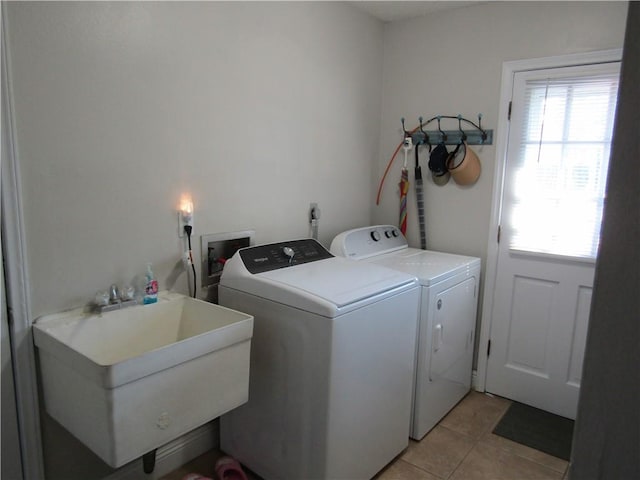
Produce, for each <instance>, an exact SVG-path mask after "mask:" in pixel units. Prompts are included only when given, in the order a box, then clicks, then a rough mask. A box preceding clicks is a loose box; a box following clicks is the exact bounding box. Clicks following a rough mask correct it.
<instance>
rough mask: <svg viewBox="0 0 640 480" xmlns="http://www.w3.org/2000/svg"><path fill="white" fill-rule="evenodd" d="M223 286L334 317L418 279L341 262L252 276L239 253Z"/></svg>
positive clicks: (336, 259)
mask: <svg viewBox="0 0 640 480" xmlns="http://www.w3.org/2000/svg"><path fill="white" fill-rule="evenodd" d="M239 252H241V250H239ZM220 285H221V286H223V287H228V288H233V289H235V290H240V291H243V292H246V293H250V294H252V295H256V296H259V297H262V298H266V299H268V300H271V301H274V302H277V303H281V304H285V305H290V306H292V307H296V308H300V309H302V310H306V311H309V312H312V313H316V314H318V315H322V316H325V317H329V318H333V317H336V316H338V315H342V314H343V313H346V312H348V311H351V310H355V309H357V308H360V307H362V306H364V305H367V304H369V303H372V302H376V301H379V300H381V299H383V298H385V297H386V296H388V295H392V294H396V293H399V292H401V291H405V290H408V289H411V288H413V287H415V286H416V285H417V280H416V278H415V276H412V275H409V274H406V273H403V272H400V271H398V270H391V269H388V268H384V267H381V266H379V265H375V264H371V263H367V262H353V261H350V260H347V259H345V258H341V257H331V258H326V259H323V260H318V261H314V262H309V263H303V264H299V265H293V266H290V267H286V268H279V269H276V270H269V271H265V272H261V273H250V272H249V271H248V270H247V269H246V268H245V266H244V263H243V261H242V258H241V257H240V255H239V254H238V253H236V254H235V255H234V256H233V257H232V258H231V259H230V260H229V261H228V262H227V263H226V265H225V268H224V271H223V274H222V278H221V281H220Z"/></svg>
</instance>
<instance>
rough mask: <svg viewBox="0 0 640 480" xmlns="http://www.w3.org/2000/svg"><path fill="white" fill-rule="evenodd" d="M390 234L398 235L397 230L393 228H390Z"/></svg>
mask: <svg viewBox="0 0 640 480" xmlns="http://www.w3.org/2000/svg"><path fill="white" fill-rule="evenodd" d="M391 235H393V236H394V237H397V236H398V230H396V229H395V228H394V229H393V230H391Z"/></svg>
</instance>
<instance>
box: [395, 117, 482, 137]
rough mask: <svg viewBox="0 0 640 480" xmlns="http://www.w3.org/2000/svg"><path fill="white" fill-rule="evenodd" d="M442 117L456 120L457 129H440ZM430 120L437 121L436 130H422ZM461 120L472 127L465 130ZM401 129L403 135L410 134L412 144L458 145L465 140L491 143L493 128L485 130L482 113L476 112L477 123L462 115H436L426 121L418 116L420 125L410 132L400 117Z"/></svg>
mask: <svg viewBox="0 0 640 480" xmlns="http://www.w3.org/2000/svg"><path fill="white" fill-rule="evenodd" d="M444 119H449V120H457V121H458V129H457V130H442V126H441V122H442V120H444ZM432 122H438V128H437V130H424V127H426V126H427V125H429V124H430V123H432ZM462 122H466V123H467V124H468V125H471V127H473V128H472V129H468V130H465V129H463V128H462ZM402 131H403V132H404V135H405V137H406V136H411V140H412V141H413V144H414V145H422V144H428V145H437V144H439V143H443V144H445V145H458V144H459V143H460V142H467V144H469V145H493V130H485V129H484V128H482V114H481V113H479V114H478V123H477V124H476V123H475V122H473V121H471V120H469V119H467V118H464V117H463V116H462V115H455V116H454V115H436V116H435V117H433V118H430V119H429V120H427V121H426V122H423V118H422V117H420V127H419V128H415V129H414V130H412V131H411V132H409V131H407V130H406V128H405V125H404V118H403V119H402Z"/></svg>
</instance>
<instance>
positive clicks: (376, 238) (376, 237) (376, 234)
mask: <svg viewBox="0 0 640 480" xmlns="http://www.w3.org/2000/svg"><path fill="white" fill-rule="evenodd" d="M371 238H372V239H373V241H374V242H378V241H379V240H380V232H379V231H377V230H374V231H373V232H371Z"/></svg>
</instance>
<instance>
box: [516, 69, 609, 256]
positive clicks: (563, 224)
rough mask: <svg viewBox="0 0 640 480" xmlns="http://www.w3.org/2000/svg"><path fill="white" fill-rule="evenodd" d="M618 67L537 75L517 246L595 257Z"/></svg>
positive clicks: (519, 177)
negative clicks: (542, 77) (557, 75)
mask: <svg viewBox="0 0 640 480" xmlns="http://www.w3.org/2000/svg"><path fill="white" fill-rule="evenodd" d="M617 94H618V74H613V73H612V74H600V75H596V76H590V77H575V78H550V79H545V80H529V81H527V82H526V87H525V105H524V121H523V122H522V131H521V137H520V140H521V141H520V148H519V151H518V152H517V162H518V165H519V168H518V169H517V173H516V176H515V188H514V192H515V193H514V195H515V198H514V205H513V207H514V208H513V210H512V215H513V218H511V225H512V226H513V228H514V234H513V235H512V237H511V244H510V248H511V249H513V250H520V251H530V252H538V253H547V254H555V255H563V256H570V257H582V258H595V256H596V253H597V250H598V243H599V237H600V224H601V220H602V209H603V203H604V193H605V184H606V177H607V167H608V164H609V152H610V147H611V135H612V130H613V119H614V114H615V107H616V99H617Z"/></svg>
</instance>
